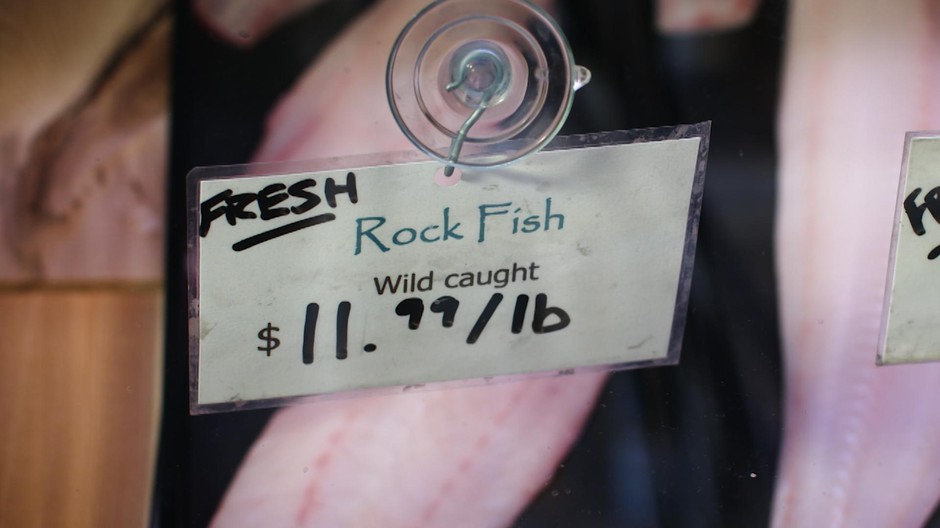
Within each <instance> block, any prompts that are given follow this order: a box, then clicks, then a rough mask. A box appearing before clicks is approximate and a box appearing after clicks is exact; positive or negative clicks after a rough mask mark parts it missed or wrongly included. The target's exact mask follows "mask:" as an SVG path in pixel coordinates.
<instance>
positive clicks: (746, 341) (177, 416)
mask: <svg viewBox="0 0 940 528" xmlns="http://www.w3.org/2000/svg"><path fill="white" fill-rule="evenodd" d="M370 3H371V2H369V1H367V0H343V1H332V2H327V3H326V4H325V5H323V6H321V7H318V8H315V9H313V10H311V11H309V12H307V13H306V14H304V15H302V16H300V17H298V18H295V19H294V20H292V21H290V22H289V23H287V24H285V25H283V26H281V27H280V28H279V29H278V30H277V31H276V32H274V33H273V34H271V35H269V36H268V37H266V38H265V39H264V40H262V41H261V42H259V43H258V44H257V45H256V46H255V47H253V48H251V49H247V50H242V49H237V48H234V47H231V46H229V45H227V44H225V43H222V42H220V41H218V40H217V39H216V38H214V37H213V36H212V35H211V34H210V33H209V32H208V31H207V30H206V29H205V28H204V27H203V26H202V25H200V24H199V23H198V22H197V21H196V20H194V18H193V14H192V12H191V10H190V6H189V4H188V2H178V3H177V5H176V13H177V25H176V36H175V49H174V70H173V73H174V80H173V101H172V129H171V133H172V138H171V178H170V182H171V183H170V195H169V196H170V198H169V208H170V226H169V247H168V257H167V259H168V260H167V281H168V282H167V284H168V296H167V313H166V321H167V335H166V343H167V354H166V375H165V386H164V407H163V413H164V416H163V423H162V432H161V447H160V459H159V464H158V476H157V485H156V487H155V497H154V509H153V524H154V525H155V526H204V525H206V524H207V523H208V522H209V520H210V519H211V517H212V514H213V512H214V511H215V509H216V508H217V506H218V504H219V501H220V499H221V497H222V494H223V493H224V491H225V489H226V487H227V486H228V483H229V481H230V479H231V478H232V476H233V475H234V473H235V471H236V469H237V467H238V465H239V463H240V462H241V459H242V457H243V456H244V454H245V452H246V451H247V450H248V448H249V447H250V446H251V444H252V443H253V441H254V440H255V438H256V436H257V435H258V433H259V432H260V430H261V429H262V427H263V426H264V424H265V423H266V422H267V420H268V419H269V417H270V416H271V414H272V411H270V410H262V411H243V412H237V413H226V414H217V415H208V416H198V417H190V416H189V413H188V376H189V371H188V363H187V352H186V351H187V350H188V349H187V339H188V330H187V310H186V282H185V281H186V275H185V238H186V237H185V230H186V214H185V211H186V208H185V176H186V173H187V172H189V170H190V169H192V168H193V167H196V166H206V165H221V164H232V163H244V162H247V161H249V158H250V156H251V153H252V152H253V150H254V148H255V147H256V146H257V144H258V142H259V140H260V137H261V134H262V124H263V122H264V118H265V116H266V115H267V113H268V112H269V110H270V108H271V107H272V105H273V104H274V103H275V102H276V101H277V99H278V98H279V97H280V96H281V95H282V94H283V93H284V92H285V91H286V90H287V89H288V88H289V87H290V86H291V85H292V83H293V82H294V81H295V80H296V79H297V77H298V76H299V75H300V74H301V73H302V72H303V71H304V69H305V68H306V67H307V66H308V65H309V64H310V62H311V60H312V59H313V58H314V57H315V56H316V55H317V54H318V53H319V52H320V51H321V50H322V48H323V46H324V45H325V44H326V43H327V42H329V41H330V40H331V39H332V38H333V37H335V36H336V35H337V34H338V33H339V32H340V31H341V30H342V28H343V27H344V26H345V25H346V23H348V22H349V21H350V20H351V19H352V18H354V17H355V16H356V15H357V14H358V13H359V12H361V10H362V9H364V8H365V7H367V6H368V5H369V4H370ZM559 4H560V6H559V7H560V10H559V16H558V19H559V22H560V24H561V25H562V27H563V28H564V30H565V32H566V34H567V36H568V39H569V41H570V42H571V46H572V48H573V50H574V53H575V56H576V57H577V60H578V63H579V64H583V65H585V66H587V67H588V68H589V69H590V70H591V71H592V73H593V80H592V81H591V84H589V85H588V86H587V87H586V88H585V89H584V90H583V91H582V92H579V95H578V96H577V97H576V99H575V105H574V108H573V110H572V113H571V116H570V118H569V120H568V122H567V124H566V127H565V129H564V130H563V133H564V134H574V133H582V132H596V131H605V130H616V129H627V128H638V127H650V126H661V125H674V124H679V123H695V122H699V121H705V120H711V121H712V136H711V151H710V155H709V160H708V170H707V175H706V180H705V182H706V185H705V201H704V205H703V209H702V220H701V226H700V231H699V245H698V251H697V254H696V261H695V273H694V278H693V283H692V296H691V303H690V311H689V318H688V322H687V326H686V332H685V337H684V346H683V352H682V360H681V363H680V365H679V366H676V367H664V368H656V369H648V370H641V371H629V372H620V373H617V374H614V375H613V376H611V377H610V381H609V382H608V384H607V387H606V388H605V389H604V392H603V396H602V397H601V399H600V401H599V402H598V404H597V406H596V408H595V410H594V412H593V414H592V416H591V418H590V421H589V423H588V425H587V427H586V428H585V430H584V432H583V434H582V437H581V439H580V440H579V442H578V443H577V445H576V446H575V448H574V449H573V451H572V452H571V453H570V454H569V456H568V457H567V459H566V460H564V461H563V463H562V467H560V468H559V470H558V471H557V473H556V476H555V478H554V480H553V481H552V482H551V483H550V484H549V485H548V486H547V487H546V488H545V490H544V491H543V492H542V494H541V495H539V496H538V497H537V499H536V500H535V501H534V502H533V503H532V504H530V506H529V507H528V509H527V510H526V511H525V512H524V513H523V514H522V515H521V516H520V517H519V519H518V520H517V522H516V523H515V526H519V527H550V526H565V527H567V526H579V527H608V526H610V527H612V526H636V527H653V526H666V527H672V526H676V527H712V526H715V527H718V526H765V525H767V523H768V518H769V513H770V502H771V497H772V491H773V484H774V479H775V470H776V467H775V465H776V459H777V454H778V449H779V442H780V430H781V418H782V415H781V380H780V376H781V371H780V351H779V344H778V343H779V339H778V330H777V313H776V296H775V295H776V294H775V290H774V277H773V242H772V232H773V224H772V222H773V212H774V198H775V197H774V171H775V166H776V152H775V137H774V133H775V129H776V123H775V116H776V111H777V98H778V90H779V88H778V87H779V84H780V82H779V81H780V74H781V72H780V66H781V52H782V47H783V35H784V30H785V28H784V23H785V15H784V13H785V5H784V3H783V2H781V1H774V0H765V1H764V2H763V3H762V6H761V8H760V12H759V13H758V16H757V18H756V20H755V21H754V23H752V24H751V25H750V26H749V27H747V28H744V29H740V30H735V31H731V32H724V33H717V34H713V35H702V36H694V37H675V36H662V35H659V34H657V33H656V32H655V30H654V28H653V27H652V20H653V6H652V2H651V1H632V0H627V1H620V2H611V1H608V0H580V1H574V0H572V1H568V2H559Z"/></svg>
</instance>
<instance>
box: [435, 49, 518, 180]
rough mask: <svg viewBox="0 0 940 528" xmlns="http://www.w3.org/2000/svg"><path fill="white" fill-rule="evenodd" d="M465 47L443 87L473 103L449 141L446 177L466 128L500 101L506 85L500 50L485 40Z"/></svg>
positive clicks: (451, 167) (457, 154)
mask: <svg viewBox="0 0 940 528" xmlns="http://www.w3.org/2000/svg"><path fill="white" fill-rule="evenodd" d="M468 47H469V48H470V49H468V50H466V51H465V52H464V53H458V54H457V56H459V57H460V60H458V61H455V62H454V66H453V69H452V74H453V76H452V78H453V77H456V79H454V80H453V81H451V82H450V83H449V84H448V85H447V86H445V87H444V89H445V90H447V91H448V92H454V91H455V90H457V89H458V88H459V89H461V90H462V97H461V102H463V103H464V104H466V105H467V106H471V105H472V106H473V107H474V109H473V112H471V113H470V116H469V117H467V120H466V121H464V123H463V125H461V126H460V129H459V130H458V131H457V135H456V136H454V140H453V142H452V143H451V145H450V151H449V153H448V156H447V165H446V166H445V167H444V175H445V176H447V177H450V176H451V175H452V174H453V173H454V166H453V164H454V163H457V158H459V157H460V150H461V149H462V148H463V144H464V142H465V141H466V139H467V134H469V133H470V128H471V127H472V126H473V125H475V124H476V122H477V121H479V120H480V117H482V116H483V112H484V111H485V110H486V109H487V108H488V107H489V106H490V105H492V104H499V103H500V102H501V101H502V97H504V96H505V94H506V92H507V90H508V88H509V80H510V75H509V71H508V68H507V66H508V59H506V56H505V55H504V54H503V52H502V51H501V50H500V49H499V48H498V47H496V46H494V45H492V44H490V43H487V42H485V41H478V42H474V43H471V46H468ZM461 51H462V50H461Z"/></svg>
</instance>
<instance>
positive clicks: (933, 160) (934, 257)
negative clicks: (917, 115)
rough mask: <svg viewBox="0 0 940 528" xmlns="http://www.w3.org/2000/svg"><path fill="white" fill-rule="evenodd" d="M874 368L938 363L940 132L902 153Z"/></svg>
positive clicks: (911, 142) (918, 138) (920, 135)
mask: <svg viewBox="0 0 940 528" xmlns="http://www.w3.org/2000/svg"><path fill="white" fill-rule="evenodd" d="M891 249H892V251H891V260H890V266H889V271H888V282H887V295H886V302H885V315H884V319H883V325H882V330H881V348H880V350H879V352H878V363H879V364H891V363H913V362H920V361H936V360H940V302H937V299H938V298H940V258H938V257H940V133H937V132H912V133H909V134H908V135H907V141H906V145H905V148H904V168H903V169H902V171H901V185H900V187H899V195H898V207H897V212H896V222H895V225H894V237H893V239H892V244H891Z"/></svg>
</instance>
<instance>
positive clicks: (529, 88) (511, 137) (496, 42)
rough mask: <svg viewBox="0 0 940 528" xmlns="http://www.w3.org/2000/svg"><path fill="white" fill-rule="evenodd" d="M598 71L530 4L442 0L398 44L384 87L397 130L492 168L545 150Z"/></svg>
mask: <svg viewBox="0 0 940 528" xmlns="http://www.w3.org/2000/svg"><path fill="white" fill-rule="evenodd" d="M589 80H590V72H589V71H588V70H587V69H586V68H583V67H581V66H576V65H575V64H574V59H573V57H572V55H571V50H570V48H569V46H568V43H567V41H566V40H565V37H564V35H563V34H562V32H561V30H560V29H559V28H558V26H557V24H555V22H554V21H553V20H552V19H551V18H550V17H549V16H548V15H547V14H546V13H545V12H544V11H542V10H541V9H539V8H538V7H536V6H534V5H532V4H530V3H529V2H527V1H525V0H438V1H436V2H434V3H432V4H431V5H429V6H427V7H426V8H424V9H423V10H422V11H421V12H420V13H419V14H418V15H417V16H416V17H415V18H414V19H412V20H411V21H410V22H409V23H408V25H406V26H405V28H404V29H403V30H402V32H401V34H400V35H399V36H398V39H397V40H396V42H395V45H394V46H393V48H392V53H391V56H390V57H389V62H388V71H387V75H386V89H387V95H388V101H389V106H390V107H391V110H392V115H393V116H394V117H395V121H396V122H397V123H398V126H399V128H401V130H402V132H403V133H404V134H405V136H407V137H408V139H409V140H410V141H411V142H412V143H414V145H415V146H417V147H418V148H419V149H421V150H422V151H424V152H425V153H427V154H428V155H429V156H431V157H432V158H435V159H437V160H439V161H441V162H443V163H444V164H445V165H446V168H445V175H446V176H450V175H451V174H452V173H453V170H454V167H464V168H466V167H492V166H497V165H504V164H506V163H510V162H512V161H516V160H518V159H520V158H522V157H524V156H526V155H528V154H531V153H533V152H536V151H538V150H539V149H541V148H542V147H544V146H545V145H546V144H547V143H548V142H549V141H551V139H552V138H553V137H555V135H556V134H557V133H558V130H559V129H560V128H561V126H562V124H564V121H565V119H566V118H567V116H568V112H569V110H570V109H571V104H572V101H573V99H574V92H575V90H577V89H578V88H580V87H581V86H583V85H584V84H587V82H588V81H589Z"/></svg>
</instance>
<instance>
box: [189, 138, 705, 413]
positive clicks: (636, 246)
mask: <svg viewBox="0 0 940 528" xmlns="http://www.w3.org/2000/svg"><path fill="white" fill-rule="evenodd" d="M696 130H697V131H696ZM702 130H704V132H705V133H706V134H707V125H704V128H703V127H699V128H698V129H689V130H688V131H687V132H686V133H685V134H682V133H681V132H680V133H677V132H676V131H675V130H669V131H658V132H655V131H654V132H649V131H647V133H646V134H645V135H640V136H639V137H642V138H643V140H642V141H637V140H638V137H637V136H633V140H634V141H635V142H633V143H625V144H607V145H602V146H591V147H581V148H574V149H566V150H556V151H550V152H542V153H539V154H537V155H535V156H533V157H532V158H531V159H528V160H526V161H524V162H522V163H520V164H518V165H514V166H511V167H509V168H500V169H481V170H477V171H466V172H465V173H464V175H463V179H462V181H461V182H460V183H459V184H458V185H456V186H453V187H440V186H438V185H436V184H435V183H434V182H433V180H432V177H431V176H432V175H433V174H434V172H435V170H436V169H437V165H436V164H434V163H432V162H419V163H402V164H392V165H359V166H353V167H351V168H342V169H335V168H334V169H326V170H313V171H306V172H290V171H288V172H287V173H284V172H283V171H281V172H276V173H272V174H256V175H247V176H246V175H238V176H237V177H234V176H232V177H230V176H226V174H224V172H223V173H219V172H218V171H215V172H213V173H211V174H210V173H206V172H204V171H195V172H194V173H193V174H191V176H190V182H189V183H190V190H191V195H190V211H191V218H190V251H191V258H192V259H191V262H192V273H191V281H192V282H191V284H190V293H191V309H192V317H191V362H192V366H193V380H192V408H193V411H194V412H210V411H217V410H228V409H231V408H236V407H240V406H246V405H247V406H263V405H279V404H283V403H287V402H290V401H295V400H294V399H295V398H302V397H309V396H312V395H322V394H328V393H335V392H340V391H352V390H363V389H374V388H380V387H386V388H387V387H395V388H398V389H401V388H409V387H414V386H420V385H424V384H429V383H436V382H446V381H452V380H464V379H480V378H485V379H489V378H491V377H494V376H501V375H519V374H526V373H533V372H551V373H555V374H559V373H571V372H573V371H574V369H580V368H593V369H597V368H609V367H627V366H641V365H654V364H667V363H674V362H675V361H677V360H678V351H679V344H680V340H681V333H682V328H683V323H684V317H685V307H686V303H687V299H688V287H689V280H690V276H691V262H692V260H691V259H692V257H693V252H694V244H695V236H694V235H695V229H696V228H695V226H696V225H697V218H698V212H699V204H700V198H701V190H702V189H701V185H702V177H703V163H704V152H705V144H706V143H705V142H706V140H707V137H706V136H705V135H704V134H703V132H702ZM667 133H669V134H672V136H671V137H670V138H669V139H664V138H663V137H657V134H658V135H659V136H664V135H666V134H667ZM614 137H616V136H614ZM598 139H601V140H603V139H605V137H604V136H598V137H595V138H592V140H593V141H595V142H596V141H597V140H598ZM607 139H608V140H609V138H607ZM572 141H574V140H572ZM582 141H583V138H582Z"/></svg>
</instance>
